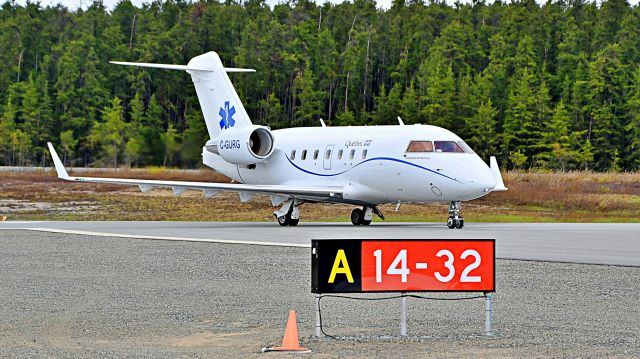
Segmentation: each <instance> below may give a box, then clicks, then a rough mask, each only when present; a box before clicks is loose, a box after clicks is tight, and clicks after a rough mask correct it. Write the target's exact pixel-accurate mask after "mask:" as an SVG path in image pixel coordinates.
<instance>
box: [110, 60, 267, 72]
mask: <svg viewBox="0 0 640 359" xmlns="http://www.w3.org/2000/svg"><path fill="white" fill-rule="evenodd" d="M109 63H110V64H114V65H124V66H137V67H151V68H155V69H165V70H184V71H205V72H212V71H213V70H214V69H213V68H212V67H199V66H192V65H170V64H152V63H147V62H123V61H109ZM223 69H224V71H225V72H256V70H254V69H239V68H235V67H223Z"/></svg>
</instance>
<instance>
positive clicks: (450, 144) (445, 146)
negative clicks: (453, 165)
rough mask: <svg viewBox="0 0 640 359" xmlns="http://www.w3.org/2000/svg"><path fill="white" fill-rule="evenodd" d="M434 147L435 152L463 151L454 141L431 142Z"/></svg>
mask: <svg viewBox="0 0 640 359" xmlns="http://www.w3.org/2000/svg"><path fill="white" fill-rule="evenodd" d="M433 143H434V144H435V147H436V152H460V153H463V152H464V151H463V150H462V148H460V146H458V144H457V143H456V142H455V141H433Z"/></svg>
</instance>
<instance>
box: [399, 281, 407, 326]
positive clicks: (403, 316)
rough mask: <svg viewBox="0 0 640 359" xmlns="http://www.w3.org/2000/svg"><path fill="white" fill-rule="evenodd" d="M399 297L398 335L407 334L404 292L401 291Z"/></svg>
mask: <svg viewBox="0 0 640 359" xmlns="http://www.w3.org/2000/svg"><path fill="white" fill-rule="evenodd" d="M401 294H402V297H401V298H400V336H402V337H406V336H407V297H406V295H405V294H406V293H405V292H402V293H401Z"/></svg>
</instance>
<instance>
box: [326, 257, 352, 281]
mask: <svg viewBox="0 0 640 359" xmlns="http://www.w3.org/2000/svg"><path fill="white" fill-rule="evenodd" d="M336 274H345V275H346V276H347V281H348V282H349V283H353V276H352V275H351V270H350V269H349V263H347V256H346V255H345V254H344V249H338V253H337V254H336V260H335V261H333V268H331V275H329V283H333V282H334V281H335V279H336Z"/></svg>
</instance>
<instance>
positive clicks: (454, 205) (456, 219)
mask: <svg viewBox="0 0 640 359" xmlns="http://www.w3.org/2000/svg"><path fill="white" fill-rule="evenodd" d="M447 227H449V228H450V229H454V228H457V229H460V228H462V227H464V218H463V217H462V216H461V215H460V201H452V202H451V203H449V218H447Z"/></svg>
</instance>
